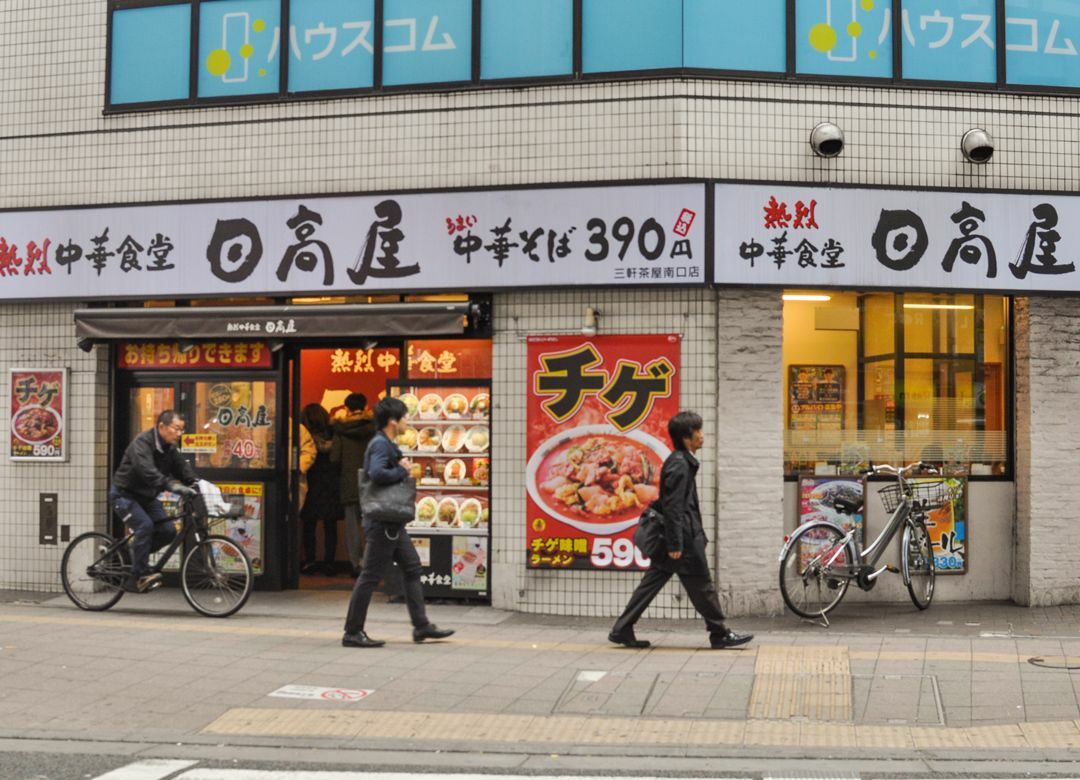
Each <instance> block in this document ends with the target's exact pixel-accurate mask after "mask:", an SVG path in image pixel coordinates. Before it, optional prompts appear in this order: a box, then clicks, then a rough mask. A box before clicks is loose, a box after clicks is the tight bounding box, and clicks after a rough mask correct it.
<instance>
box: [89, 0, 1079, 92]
mask: <svg viewBox="0 0 1080 780" xmlns="http://www.w3.org/2000/svg"><path fill="white" fill-rule="evenodd" d="M998 1H999V0H796V3H795V16H794V27H795V29H794V30H789V29H788V16H787V7H788V2H787V0H752V1H751V2H734V0H581V30H580V34H581V68H582V71H583V72H585V73H597V74H603V73H625V72H646V71H650V70H658V69H676V68H689V69H695V70H715V71H750V72H756V73H777V74H782V73H786V72H787V71H788V70H789V69H791V70H793V71H794V72H795V73H798V74H802V75H812V76H838V77H863V78H867V77H869V78H880V79H891V78H893V75H894V74H893V43H894V41H900V44H901V51H900V54H901V57H900V60H901V63H902V68H903V72H902V73H901V74H898V75H899V76H900V78H901V79H904V80H911V81H938V82H949V83H957V84H964V83H971V84H996V83H997V82H998V78H999V74H998V69H997V62H998V56H999V54H1000V52H999V51H998V35H999V30H1000V29H1001V28H1002V27H1003V28H1004V29H1003V34H1004V37H1005V60H1006V65H1007V75H1006V80H1007V82H1008V83H1009V84H1015V85H1032V86H1049V87H1074V88H1080V48H1078V45H1080V2H1073V1H1071V0H1005V2H1004V7H1005V18H1003V19H1002V18H999V14H998V13H997V8H998ZM897 4H899V10H898V11H897ZM192 5H193V4H192V3H191V2H187V1H186V0H184V1H182V0H176V2H175V3H172V2H167V3H166V4H154V5H148V6H146V7H134V8H130V7H124V8H115V9H113V10H112V12H111V20H112V50H111V51H110V52H109V57H110V67H111V72H110V75H111V81H110V101H111V103H112V104H113V105H124V104H133V103H147V102H154V101H176V100H185V99H188V98H190V97H230V96H243V95H265V94H277V93H278V92H279V90H280V87H281V84H280V76H279V74H280V69H281V64H282V59H281V58H282V56H283V55H284V54H285V53H286V52H287V53H288V57H289V60H288V63H289V67H288V84H287V91H288V92H291V93H303V92H319V91H328V90H334V91H348V90H360V89H370V88H374V87H380V86H390V87H393V86H405V85H413V84H415V85H423V84H437V83H458V82H460V83H470V82H471V81H472V79H473V60H474V56H475V57H478V58H479V65H480V79H481V80H482V81H495V80H500V79H530V78H535V79H541V78H545V77H552V76H565V75H572V74H573V73H574V33H575V30H574V5H575V4H574V0H481V2H480V3H479V4H478V7H479V9H480V19H479V20H474V19H473V9H474V5H477V4H476V3H474V1H473V0H382V2H381V6H382V12H383V19H382V25H383V26H382V30H381V33H382V51H381V52H377V51H376V50H375V48H376V39H377V38H378V37H379V36H378V35H376V30H375V11H376V7H377V5H379V3H378V2H377V0H285V2H284V4H283V2H282V0H202V2H201V3H199V4H198V6H197V7H198V8H199V9H200V10H199V39H198V41H195V42H193V41H192V40H191V12H192V11H191V9H192ZM283 5H284V7H285V11H286V12H287V14H288V19H289V21H288V24H287V25H285V23H284V22H283V20H282V10H283V8H282V6H283ZM476 22H478V23H479V28H480V41H479V49H480V50H479V51H478V52H476V53H475V55H474V51H473V49H474V44H475V43H476V42H475V41H474V40H473V29H474V24H475V23H476ZM894 25H895V27H894ZM285 26H287V27H288V30H284V29H283V28H284V27H285ZM896 27H898V28H899V29H896ZM792 39H793V40H792ZM790 44H793V45H794V52H795V62H794V67H792V63H789V62H788V57H787V52H788V47H789V45H790ZM193 45H194V46H196V47H197V56H196V58H195V60H194V61H195V62H196V63H197V66H198V71H197V78H196V83H197V94H196V95H194V96H192V95H190V94H189V84H190V73H189V71H190V63H191V62H192V57H191V47H192V46H193ZM376 58H380V61H381V64H382V81H381V83H380V84H376V83H375V71H376V62H377V59H376Z"/></svg>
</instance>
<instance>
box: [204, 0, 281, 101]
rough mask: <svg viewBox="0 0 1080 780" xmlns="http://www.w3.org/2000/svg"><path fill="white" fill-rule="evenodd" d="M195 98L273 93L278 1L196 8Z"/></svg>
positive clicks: (208, 1) (231, 0)
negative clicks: (196, 96)
mask: <svg viewBox="0 0 1080 780" xmlns="http://www.w3.org/2000/svg"><path fill="white" fill-rule="evenodd" d="M199 8H200V13H199V97H225V96H233V95H260V94H265V93H268V92H277V91H278V86H279V85H278V78H279V76H278V73H279V70H278V69H279V63H280V59H279V54H280V51H281V47H282V46H288V45H289V42H288V41H282V37H283V36H282V35H281V2H280V0H203V1H202V3H200V5H199Z"/></svg>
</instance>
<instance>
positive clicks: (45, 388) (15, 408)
mask: <svg viewBox="0 0 1080 780" xmlns="http://www.w3.org/2000/svg"><path fill="white" fill-rule="evenodd" d="M66 412H67V369H65V368H57V369H36V368H13V369H11V418H10V422H11V427H10V435H9V448H8V457H9V458H10V459H11V460H59V461H62V460H67V429H66V427H65V425H64V415H65V413H66Z"/></svg>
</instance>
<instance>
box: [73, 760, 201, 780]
mask: <svg viewBox="0 0 1080 780" xmlns="http://www.w3.org/2000/svg"><path fill="white" fill-rule="evenodd" d="M197 763H199V762H198V761H181V760H178V759H169V758H148V759H146V760H145V761H138V762H136V763H134V764H128V765H127V766H122V767H120V768H119V769H114V770H112V771H111V772H106V773H105V774H103V775H99V776H98V777H96V778H94V780H164V778H166V777H168V776H169V775H173V774H176V773H177V772H179V771H180V770H182V769H187V768H188V767H192V766H195V764H197Z"/></svg>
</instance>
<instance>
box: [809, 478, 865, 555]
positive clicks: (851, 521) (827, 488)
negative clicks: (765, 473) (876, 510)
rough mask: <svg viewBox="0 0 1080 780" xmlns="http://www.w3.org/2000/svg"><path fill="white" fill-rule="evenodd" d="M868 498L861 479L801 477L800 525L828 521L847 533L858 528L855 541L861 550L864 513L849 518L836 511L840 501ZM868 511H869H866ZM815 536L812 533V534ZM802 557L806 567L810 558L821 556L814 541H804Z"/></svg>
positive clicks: (863, 536)
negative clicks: (818, 554)
mask: <svg viewBox="0 0 1080 780" xmlns="http://www.w3.org/2000/svg"><path fill="white" fill-rule="evenodd" d="M865 496H866V484H865V483H864V482H863V480H862V479H861V478H859V477H800V478H799V525H800V526H801V525H805V524H806V523H813V522H816V521H818V520H828V521H829V522H831V523H835V524H836V525H838V526H840V527H841V528H843V529H844V532H845V533H846V532H847V531H850V530H851V529H852V528H853V527H854V528H855V539H856V540H857V541H858V543H859V546H860V547H861V546H862V545H863V543H864V541H865V534H866V525H865V523H864V517H865V514H864V512H859V513H858V514H855V515H846V514H842V513H840V512H838V511H836V507H835V503H836V499H837V498H841V497H842V498H846V499H852V500H858V501H863V500H864V497H865ZM864 511H865V507H864ZM812 533H813V532H811V534H812ZM803 539H804V541H803V542H802V549H800V551H799V554H800V556H801V558H802V559H803V561H802V565H803V566H805V565H806V562H807V561H808V560H809V558H811V557H813V556H814V555H816V554H817V549H816V545H815V544H814V540H813V539H809V540H807V539H806V537H803Z"/></svg>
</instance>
